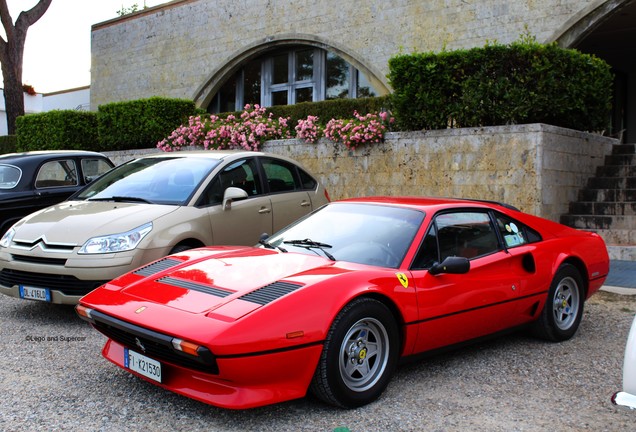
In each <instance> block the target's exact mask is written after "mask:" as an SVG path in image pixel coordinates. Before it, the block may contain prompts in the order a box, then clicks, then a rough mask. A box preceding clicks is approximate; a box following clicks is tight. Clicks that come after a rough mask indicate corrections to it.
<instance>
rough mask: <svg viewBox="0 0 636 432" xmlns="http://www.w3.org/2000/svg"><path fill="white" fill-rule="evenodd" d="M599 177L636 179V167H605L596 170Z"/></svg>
mask: <svg viewBox="0 0 636 432" xmlns="http://www.w3.org/2000/svg"><path fill="white" fill-rule="evenodd" d="M596 176H597V177H636V165H603V166H600V167H598V168H597V169H596Z"/></svg>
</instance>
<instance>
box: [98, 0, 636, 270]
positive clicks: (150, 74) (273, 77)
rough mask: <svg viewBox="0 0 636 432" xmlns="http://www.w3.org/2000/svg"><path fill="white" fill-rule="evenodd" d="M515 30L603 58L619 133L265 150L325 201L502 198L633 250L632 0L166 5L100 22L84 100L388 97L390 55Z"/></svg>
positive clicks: (529, 129) (485, 131) (528, 131)
mask: <svg viewBox="0 0 636 432" xmlns="http://www.w3.org/2000/svg"><path fill="white" fill-rule="evenodd" d="M522 35H524V36H533V37H535V38H536V40H537V41H538V42H543V43H551V42H556V43H558V44H559V45H560V46H563V47H567V48H577V49H579V50H581V51H583V52H586V53H591V54H594V55H596V56H598V57H600V58H602V59H604V60H605V61H607V62H608V63H609V64H610V65H611V66H612V68H613V71H614V73H615V76H616V80H615V94H614V101H613V106H614V110H613V114H612V121H611V130H609V131H605V134H606V135H610V136H612V137H614V138H608V137H600V136H598V135H595V136H592V137H590V135H589V134H587V136H585V135H586V134H582V133H580V132H576V131H570V130H566V129H561V128H553V127H550V126H547V125H529V126H520V127H515V126H502V127H494V128H474V129H472V130H446V131H426V132H413V133H410V132H405V133H401V134H389V135H391V136H389V137H387V142H386V143H384V144H383V145H382V146H381V147H378V148H377V151H375V152H374V151H371V150H369V151H367V150H364V151H360V150H356V151H349V152H343V151H342V150H341V149H338V148H337V146H333V145H329V144H327V143H323V144H322V145H321V146H307V145H302V143H298V142H295V143H280V144H275V143H273V144H271V145H270V146H269V147H266V149H269V150H274V151H280V152H285V153H286V154H290V155H291V156H293V157H295V158H297V159H298V160H300V161H301V162H302V163H304V164H306V166H308V168H310V169H311V170H312V172H314V173H315V174H316V175H318V176H319V178H320V179H321V181H323V183H325V184H326V186H327V188H328V189H329V190H330V191H331V192H332V198H344V197H347V196H351V195H354V194H361V195H365V194H393V193H398V192H399V193H402V194H416V195H421V194H428V195H452V196H463V197H472V198H485V199H495V200H502V201H506V202H508V203H511V204H514V205H517V206H518V207H519V208H521V209H522V210H525V211H529V212H531V213H534V214H537V215H541V216H544V217H548V218H550V219H553V220H561V221H562V222H564V223H568V224H569V225H572V226H575V227H578V228H583V229H593V230H596V231H598V232H599V233H601V235H603V236H604V238H605V239H606V241H607V242H608V244H610V245H617V246H616V247H614V246H612V247H610V253H611V255H612V256H613V257H614V258H618V259H630V260H636V246H634V245H636V188H635V187H634V186H633V185H634V184H636V183H635V182H634V179H635V178H636V177H634V173H635V172H636V166H635V165H636V154H634V148H635V147H634V145H627V144H624V145H620V146H617V145H616V144H617V143H620V142H623V143H624V142H636V0H427V1H423V0H393V1H379V0H365V1H351V0H320V1H317V0H306V1H304V2H301V1H292V0H174V1H171V2H168V3H165V4H163V5H160V6H156V7H152V8H147V9H144V10H142V11H140V12H136V13H133V14H130V15H126V16H123V17H120V18H117V19H113V20H110V21H106V22H103V23H99V24H95V25H94V26H93V28H92V68H91V109H93V110H94V109H96V108H97V107H98V106H99V105H101V104H104V103H109V102H115V101H124V100H132V99H140V98H147V97H151V96H165V97H175V98H186V99H192V100H194V101H195V102H196V104H197V106H199V107H201V108H204V109H207V110H208V111H209V112H224V111H231V110H240V109H241V108H242V107H243V106H244V105H245V104H247V103H259V104H260V105H263V106H272V105H278V104H293V103H297V102H302V101H318V100H325V99H332V98H342V97H346V98H355V97H362V96H369V95H384V94H387V93H390V92H391V88H390V83H389V82H388V80H387V74H388V72H389V70H388V60H389V59H390V58H391V57H392V56H394V55H396V54H399V53H410V52H428V51H433V52H438V51H441V50H454V49H465V48H472V47H481V46H484V45H485V44H487V43H489V42H495V41H496V42H498V43H503V44H506V43H510V42H513V41H515V40H518V39H519V38H520V37H521V36H522ZM502 152H504V153H506V154H507V156H508V157H506V158H501V157H498V155H500V154H502ZM515 152H516V153H515ZM610 152H611V153H614V155H612V156H609V153H610ZM623 153H626V154H623ZM595 175H596V176H598V178H595V179H590V178H591V177H594V176H595ZM586 186H587V189H584V188H585V187H586Z"/></svg>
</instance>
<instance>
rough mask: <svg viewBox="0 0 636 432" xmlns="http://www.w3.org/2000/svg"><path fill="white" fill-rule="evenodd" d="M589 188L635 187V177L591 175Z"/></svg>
mask: <svg viewBox="0 0 636 432" xmlns="http://www.w3.org/2000/svg"><path fill="white" fill-rule="evenodd" d="M587 187H588V188H589V189H636V177H592V178H591V179H589V180H588V181H587Z"/></svg>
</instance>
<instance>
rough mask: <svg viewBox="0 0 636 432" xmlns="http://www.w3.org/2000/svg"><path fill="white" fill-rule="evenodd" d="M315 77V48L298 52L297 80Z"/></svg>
mask: <svg viewBox="0 0 636 432" xmlns="http://www.w3.org/2000/svg"><path fill="white" fill-rule="evenodd" d="M313 78H314V50H313V49H309V50H303V51H297V52H296V81H305V80H312V79H313Z"/></svg>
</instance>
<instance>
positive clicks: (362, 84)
mask: <svg viewBox="0 0 636 432" xmlns="http://www.w3.org/2000/svg"><path fill="white" fill-rule="evenodd" d="M356 73H357V74H358V88H357V97H359V98H361V97H373V96H377V94H376V93H375V90H373V87H371V83H370V82H369V80H368V79H367V77H366V76H365V75H364V74H363V73H361V72H360V71H356Z"/></svg>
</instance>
